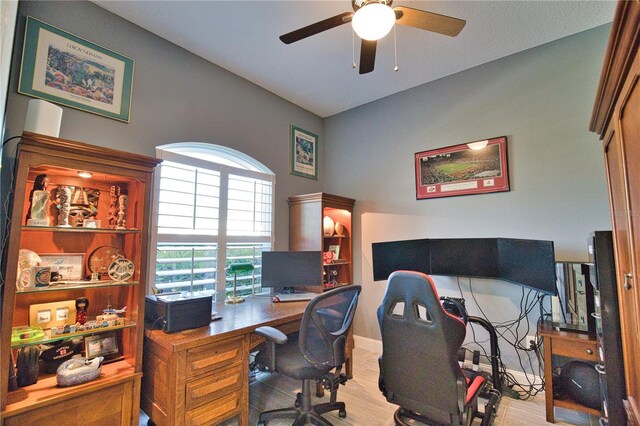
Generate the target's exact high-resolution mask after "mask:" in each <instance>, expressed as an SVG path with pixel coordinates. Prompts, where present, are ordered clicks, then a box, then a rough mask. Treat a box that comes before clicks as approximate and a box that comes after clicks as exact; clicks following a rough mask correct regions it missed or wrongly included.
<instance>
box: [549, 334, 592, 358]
mask: <svg viewBox="0 0 640 426" xmlns="http://www.w3.org/2000/svg"><path fill="white" fill-rule="evenodd" d="M552 345H553V350H552V352H553V354H554V355H563V356H567V357H571V358H578V359H582V360H585V361H598V348H597V343H596V342H588V341H584V342H582V341H579V340H565V339H553V343H552Z"/></svg>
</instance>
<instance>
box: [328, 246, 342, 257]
mask: <svg viewBox="0 0 640 426" xmlns="http://www.w3.org/2000/svg"><path fill="white" fill-rule="evenodd" d="M329 251H330V252H331V253H333V260H338V259H339V258H340V245H338V244H335V245H334V244H332V245H330V246H329Z"/></svg>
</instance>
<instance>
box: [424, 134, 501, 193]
mask: <svg viewBox="0 0 640 426" xmlns="http://www.w3.org/2000/svg"><path fill="white" fill-rule="evenodd" d="M415 172H416V199H418V200H421V199H425V198H438V197H451V196H455V195H469V194H484V193H488V192H501V191H509V172H508V167H507V138H506V136H501V137H498V138H493V139H486V140H482V141H476V142H469V143H466V144H461V145H454V146H449V147H446V148H439V149H434V150H429V151H422V152H418V153H416V154H415Z"/></svg>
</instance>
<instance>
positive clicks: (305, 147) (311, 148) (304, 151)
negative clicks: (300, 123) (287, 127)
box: [289, 125, 318, 180]
mask: <svg viewBox="0 0 640 426" xmlns="http://www.w3.org/2000/svg"><path fill="white" fill-rule="evenodd" d="M289 154H290V163H291V171H290V173H291V174H292V175H296V176H302V177H306V178H309V179H316V180H317V179H318V136H317V135H314V134H313V133H311V132H307V131H306V130H302V129H301V128H299V127H296V126H294V125H291V146H290V153H289Z"/></svg>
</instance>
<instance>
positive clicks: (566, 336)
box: [538, 321, 602, 423]
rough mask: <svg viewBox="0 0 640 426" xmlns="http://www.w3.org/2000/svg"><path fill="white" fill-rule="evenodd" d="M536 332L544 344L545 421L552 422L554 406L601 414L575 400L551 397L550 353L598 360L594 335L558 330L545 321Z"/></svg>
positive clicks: (551, 365)
mask: <svg viewBox="0 0 640 426" xmlns="http://www.w3.org/2000/svg"><path fill="white" fill-rule="evenodd" d="M538 333H539V334H540V335H541V336H542V338H543V346H544V383H545V391H544V395H545V407H546V414H547V422H549V423H554V414H553V408H554V407H562V408H568V409H570V410H576V411H582V412H585V413H589V414H592V415H594V416H602V413H601V412H600V411H598V410H595V409H593V408H590V407H586V406H584V405H582V404H579V403H577V402H575V401H572V400H569V399H557V398H554V397H553V374H552V373H553V364H552V355H561V356H565V357H568V358H573V359H576V360H581V361H593V362H598V353H597V342H596V337H595V336H594V335H590V334H584V333H577V332H572V331H558V330H555V329H553V328H552V326H551V324H550V323H548V322H546V321H545V322H542V323H540V325H539V327H538Z"/></svg>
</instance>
